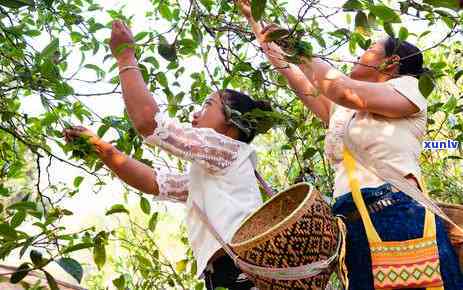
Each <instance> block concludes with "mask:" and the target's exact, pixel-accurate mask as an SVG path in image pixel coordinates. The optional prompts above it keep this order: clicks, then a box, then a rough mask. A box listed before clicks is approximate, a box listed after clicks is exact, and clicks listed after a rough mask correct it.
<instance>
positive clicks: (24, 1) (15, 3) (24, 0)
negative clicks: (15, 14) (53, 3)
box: [0, 0, 35, 9]
mask: <svg viewBox="0 0 463 290" xmlns="http://www.w3.org/2000/svg"><path fill="white" fill-rule="evenodd" d="M0 5H1V6H5V7H8V8H13V9H17V8H21V7H24V6H32V7H33V6H34V5H35V3H34V1H33V0H0Z"/></svg>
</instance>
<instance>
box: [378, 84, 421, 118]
mask: <svg viewBox="0 0 463 290" xmlns="http://www.w3.org/2000/svg"><path fill="white" fill-rule="evenodd" d="M386 83H388V84H389V85H391V86H392V87H393V88H394V89H395V90H396V91H397V92H399V93H400V94H401V95H402V96H404V97H405V98H407V99H408V100H409V101H411V102H412V103H413V104H415V105H416V106H417V107H418V109H419V112H417V113H415V114H414V115H416V116H419V115H426V111H427V106H428V102H427V100H426V98H425V97H424V96H423V94H422V93H421V91H420V89H419V81H418V79H417V78H415V77H412V76H400V77H397V78H393V79H390V80H388V81H387V82H386Z"/></svg>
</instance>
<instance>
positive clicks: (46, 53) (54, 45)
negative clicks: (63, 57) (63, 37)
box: [40, 38, 59, 59]
mask: <svg viewBox="0 0 463 290" xmlns="http://www.w3.org/2000/svg"><path fill="white" fill-rule="evenodd" d="M58 48H59V39H58V38H54V39H53V40H52V41H51V42H50V43H49V44H48V45H47V46H46V47H45V48H44V49H43V50H42V52H41V53H40V56H41V57H42V58H44V59H49V58H51V57H52V56H53V55H54V54H55V52H57V51H58Z"/></svg>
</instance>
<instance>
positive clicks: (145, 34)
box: [133, 31, 149, 42]
mask: <svg viewBox="0 0 463 290" xmlns="http://www.w3.org/2000/svg"><path fill="white" fill-rule="evenodd" d="M148 34H149V32H146V31H143V32H140V33H137V35H135V36H134V38H133V39H134V40H135V42H138V41H140V40H142V39H143V38H145V37H146V36H148Z"/></svg>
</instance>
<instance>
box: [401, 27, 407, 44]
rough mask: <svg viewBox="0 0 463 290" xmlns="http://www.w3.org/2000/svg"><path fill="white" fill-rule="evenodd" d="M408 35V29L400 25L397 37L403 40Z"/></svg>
mask: <svg viewBox="0 0 463 290" xmlns="http://www.w3.org/2000/svg"><path fill="white" fill-rule="evenodd" d="M408 35H409V33H408V29H407V28H405V27H403V26H402V27H401V28H400V30H399V39H400V40H401V41H405V40H407V38H408Z"/></svg>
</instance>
